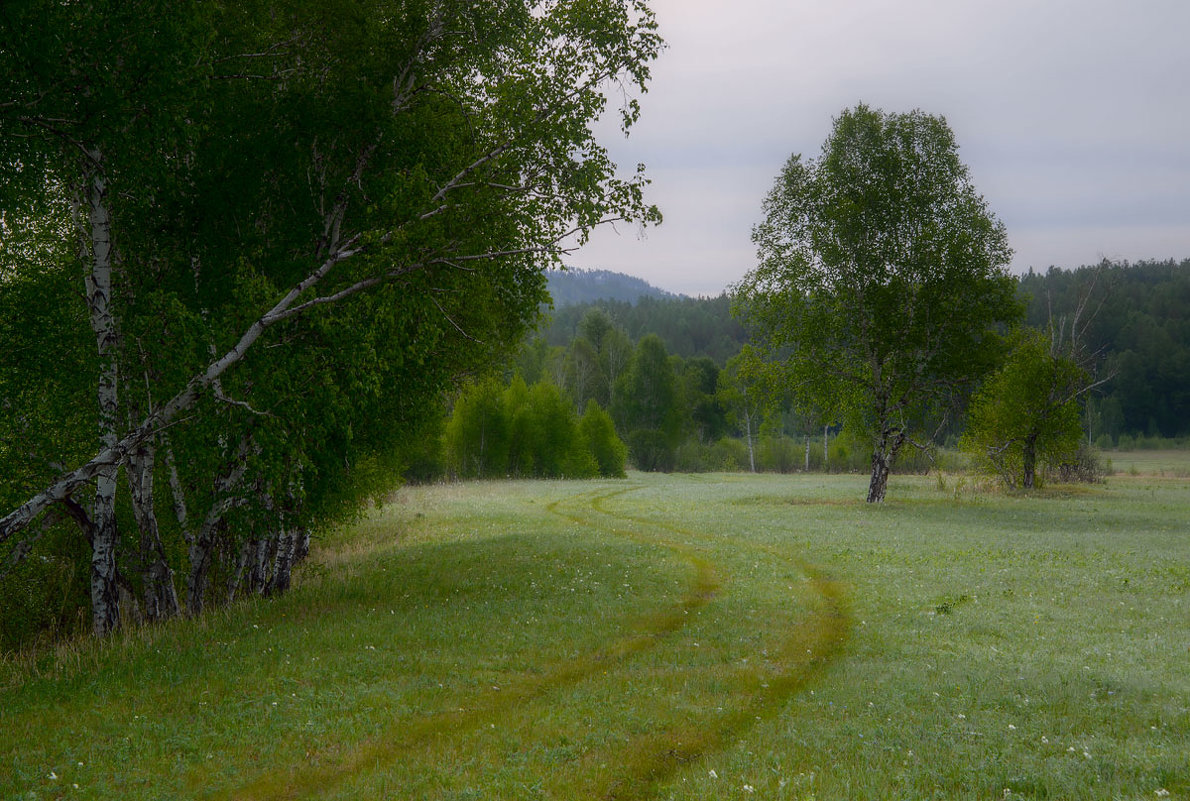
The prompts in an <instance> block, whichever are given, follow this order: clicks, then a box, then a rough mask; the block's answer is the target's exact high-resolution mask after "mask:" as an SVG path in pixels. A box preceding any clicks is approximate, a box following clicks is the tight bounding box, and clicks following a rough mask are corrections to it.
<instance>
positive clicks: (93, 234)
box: [84, 150, 120, 635]
mask: <svg viewBox="0 0 1190 801" xmlns="http://www.w3.org/2000/svg"><path fill="white" fill-rule="evenodd" d="M87 157H88V163H87V166H86V168H85V170H84V175H85V176H86V190H87V202H88V216H89V222H90V244H91V256H92V258H91V270H90V273H89V274H88V275H87V278H86V289H87V309H88V312H89V315H90V321H91V329H92V331H93V332H94V333H95V342H96V349H97V351H98V357H99V358H98V386H97V390H96V400H97V402H98V406H99V447H100V449H101V450H106V449H111V448H113V447H114V446H115V445H116V443H117V442H118V441H119V431H118V429H117V417H118V414H119V398H118V389H119V362H118V346H119V329H118V326H117V323H116V318H115V315H114V314H113V311H112V283H113V282H112V272H113V265H112V240H111V230H112V219H111V211H110V208H109V206H108V190H107V179H106V178H105V176H104V174H103V170H102V163H103V155H102V153H100V152H99V151H97V150H92V151H90V152H88V154H87ZM119 470H120V463H119V461H113V462H111V463H110V464H105V465H103V466H102V468H101V469H99V470H97V471H96V474H95V500H94V504H93V506H92V511H91V520H92V523H93V534H92V538H91V625H92V629H93V630H94V633H95V634H97V635H104V634H108V633H110V632H112V631H114V630H115V629H117V628H119V625H120V594H119V591H118V588H117V569H118V568H117V562H116V557H117V553H116V551H117V545H118V542H119V531H118V530H117V527H116V481H117V478H118V476H119Z"/></svg>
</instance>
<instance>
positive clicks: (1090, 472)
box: [1046, 442, 1107, 484]
mask: <svg viewBox="0 0 1190 801" xmlns="http://www.w3.org/2000/svg"><path fill="white" fill-rule="evenodd" d="M1105 475H1107V469H1106V467H1105V466H1104V465H1103V464H1101V463H1100V460H1099V453H1098V451H1096V450H1094V449H1093V448H1091V447H1090V446H1088V445H1087V444H1086V443H1085V442H1084V443H1083V444H1082V445H1081V446H1080V447H1079V449H1078V452H1077V453H1076V454H1075V455H1074V458H1072V459H1068V460H1066V461H1063V462H1061V463H1059V464H1058V465H1056V466H1055V467H1054V468H1052V469H1051V470H1047V471H1046V477H1047V478H1049V479H1050V480H1051V481H1055V482H1059V483H1062V484H1076V483H1083V484H1098V483H1100V482H1102V481H1103V477H1104V476H1105Z"/></svg>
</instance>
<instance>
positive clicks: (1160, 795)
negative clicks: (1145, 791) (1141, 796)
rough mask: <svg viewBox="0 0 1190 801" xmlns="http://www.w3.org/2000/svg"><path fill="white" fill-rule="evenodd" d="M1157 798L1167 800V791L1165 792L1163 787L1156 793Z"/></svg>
mask: <svg viewBox="0 0 1190 801" xmlns="http://www.w3.org/2000/svg"><path fill="white" fill-rule="evenodd" d="M1157 797H1158V798H1168V797H1169V790H1166V789H1165V788H1164V787H1162V788H1161V789H1160V790H1158V791H1157Z"/></svg>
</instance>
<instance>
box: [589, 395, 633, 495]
mask: <svg viewBox="0 0 1190 801" xmlns="http://www.w3.org/2000/svg"><path fill="white" fill-rule="evenodd" d="M579 433H580V434H581V435H582V437H583V439H584V440H585V441H586V444H587V447H588V448H589V449H590V451H591V455H592V456H593V457H594V458H595V462H596V464H597V465H598V468H599V475H601V476H604V477H605V478H624V476H625V475H627V474H626V473H625V472H624V465H625V463H626V462H627V459H628V446H627V445H625V444H624V443H623V442H622V441H621V440H620V438H619V437H618V436H616V427H615V424H614V423H613V422H612V418H611V415H610V414H608V413H607V412H606V411H604V409H603V408H602V407H601V406H600V405H599V404H598V403H596V402H595V401H593V400H590V401H587V409H586V411H584V412H583V416H582V419H581V420H579Z"/></svg>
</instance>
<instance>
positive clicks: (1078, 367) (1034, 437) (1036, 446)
mask: <svg viewBox="0 0 1190 801" xmlns="http://www.w3.org/2000/svg"><path fill="white" fill-rule="evenodd" d="M1104 269H1105V266H1104V265H1100V267H1099V268H1098V269H1097V270H1096V271H1095V272H1094V273H1092V275H1091V280H1090V283H1089V285H1088V286H1086V287H1085V288H1084V289H1083V290H1082V291H1080V293H1079V297H1078V301H1077V303H1076V304H1075V307H1074V310H1073V312H1072V313H1071V314H1070V315H1069V317H1065V316H1063V317H1058V318H1055V316H1054V314H1053V311H1052V309H1053V303H1052V301H1051V302H1050V308H1051V312H1050V319H1049V323H1048V325H1047V326H1046V328H1045V330H1044V331H1042V330H1038V329H1035V328H1023V329H1021V330H1019V331H1017V332H1015V334H1014V335H1013V339H1012V350H1011V352H1010V353H1009V354H1008V357H1007V358H1006V359H1005V362H1004V364H1003V366H1001V367H1000V368H999V369H998V370H997V371H996V372H995V373H993V374H992V376H991V377H990V378H989V379H988V380H987V382H986V383H985V384H984V385H983V386H982V387H981V388H980V390H979V392H978V393H976V395H975V397H974V398H973V399H972V401H971V408H970V410H969V413H968V422H967V431H966V433H965V434H964V435H963V442H962V445H963V448H964V449H965V450H967V451H968V452H969V453H971V455H972V456H973V457H974V458H975V460H976V463H977V464H979V465H980V466H981V467H983V468H984V469H985V470H988V471H989V472H994V473H997V474H999V476H1000V478H1001V479H1002V480H1003V481H1004V483H1005V484H1006V485H1008V486H1009V487H1016V486H1017V481H1018V480H1019V481H1020V486H1021V487H1022V488H1023V489H1027V490H1028V489H1033V488H1034V486H1035V484H1036V474H1037V469H1038V467H1039V466H1042V465H1044V466H1050V467H1054V466H1058V465H1063V464H1065V465H1070V464H1076V465H1077V464H1079V463H1080V460H1079V449H1080V446H1081V444H1082V435H1083V427H1082V419H1081V418H1082V414H1081V413H1082V409H1081V406H1082V401H1083V400H1084V399H1085V397H1086V396H1087V394H1088V393H1090V392H1092V391H1093V390H1095V389H1096V388H1097V387H1100V386H1102V385H1103V384H1104V383H1106V382H1107V381H1110V380H1111V379H1112V378H1113V377H1114V376H1115V371H1114V370H1108V371H1106V372H1105V373H1102V374H1101V372H1100V369H1099V368H1100V367H1101V365H1100V364H1099V362H1100V357H1101V356H1102V354H1101V353H1099V352H1096V351H1093V350H1091V349H1089V348H1088V347H1087V346H1086V341H1087V338H1088V337H1087V330H1088V328H1089V327H1090V325H1091V323H1092V321H1093V320H1094V318H1095V316H1096V313H1097V312H1098V311H1099V308H1101V306H1102V298H1101V297H1100V300H1099V304H1098V305H1096V306H1094V307H1092V306H1091V301H1092V298H1094V297H1096V296H1098V295H1100V293H1097V292H1096V286H1097V285H1098V283H1099V278H1100V276H1101V275H1102V274H1103V272H1104ZM1084 475H1085V474H1084Z"/></svg>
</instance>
